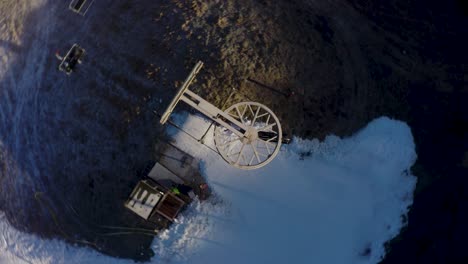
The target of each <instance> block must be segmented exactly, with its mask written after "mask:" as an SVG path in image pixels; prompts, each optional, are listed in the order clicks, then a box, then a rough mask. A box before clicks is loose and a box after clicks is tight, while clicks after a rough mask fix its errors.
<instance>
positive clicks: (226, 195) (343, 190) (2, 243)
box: [0, 113, 416, 264]
mask: <svg viewBox="0 0 468 264" xmlns="http://www.w3.org/2000/svg"><path fill="white" fill-rule="evenodd" d="M172 119H173V121H174V122H175V123H178V124H180V125H181V126H183V129H184V130H185V131H186V132H188V133H189V134H190V135H192V136H195V137H196V138H200V137H201V135H203V133H204V132H205V130H206V129H207V128H208V126H209V123H210V122H208V121H207V120H205V119H203V118H202V117H200V116H194V115H188V114H187V113H183V114H173V116H172ZM168 132H169V134H170V135H171V136H172V138H173V141H174V143H175V144H176V145H177V146H178V147H180V148H182V149H184V150H186V151H187V152H189V153H191V154H192V155H194V156H195V157H197V158H200V159H201V160H202V164H201V167H202V172H203V174H204V176H205V177H206V178H207V181H208V183H209V184H210V186H211V187H212V188H213V190H214V192H215V195H214V196H213V197H212V198H211V199H210V200H208V201H204V202H195V203H193V204H192V205H191V206H190V208H189V209H188V210H187V211H186V212H184V213H183V214H182V215H181V216H180V217H179V218H178V220H177V223H175V224H174V225H173V226H172V227H171V228H170V229H169V230H166V231H165V232H163V233H162V234H160V236H159V237H157V238H156V239H155V240H154V243H153V249H154V251H155V253H156V257H154V259H153V260H152V262H154V263H220V262H222V263H272V264H275V263H377V262H378V261H379V260H380V259H381V258H382V257H383V255H384V253H385V252H384V243H385V242H386V241H388V240H389V239H391V238H393V237H394V236H396V235H397V234H398V233H399V231H400V229H401V228H402V226H403V224H404V223H403V222H402V219H403V218H402V216H403V215H405V214H406V213H407V212H408V207H409V206H410V205H411V203H412V199H413V195H412V193H413V191H414V188H415V184H416V177H414V176H412V175H411V174H410V173H409V169H410V167H411V166H412V164H414V162H415V160H416V153H415V145H414V142H413V137H412V134H411V130H410V128H409V127H408V126H407V125H406V124H405V123H403V122H400V121H396V120H391V119H389V118H386V117H382V118H379V119H376V120H374V121H372V122H370V123H369V124H368V125H367V126H366V127H365V128H363V129H362V130H361V131H359V132H357V133H356V134H355V135H353V136H352V137H350V138H343V139H342V138H338V137H336V136H329V137H327V138H326V139H325V141H323V142H319V141H318V140H302V139H299V138H294V140H293V143H291V144H290V145H285V146H283V147H282V150H281V151H280V153H279V154H278V156H277V157H276V159H275V160H273V161H272V162H271V163H270V164H268V165H267V166H266V167H263V168H261V169H258V170H253V171H243V170H239V169H235V168H233V167H231V166H229V165H228V164H227V163H226V162H225V161H224V160H223V159H222V158H221V157H220V156H219V155H218V154H216V153H215V152H214V151H213V149H214V146H213V145H212V138H211V136H212V133H211V132H212V131H210V132H209V133H208V134H207V135H208V137H207V138H206V140H205V142H206V144H207V145H208V146H203V145H200V143H198V142H197V141H196V140H194V139H193V138H192V137H190V136H189V135H187V134H186V133H183V132H181V131H179V130H177V129H175V128H174V127H171V126H168ZM0 250H1V251H0V252H1V253H0V262H1V263H5V264H10V263H23V262H25V263H28V262H29V263H65V262H66V263H131V261H127V260H117V259H113V258H110V257H107V256H103V255H101V254H99V253H95V252H94V251H92V250H91V249H88V248H83V247H74V246H69V245H66V244H64V243H63V242H60V241H56V240H52V241H50V240H41V239H40V238H37V237H35V236H33V235H29V234H24V233H21V232H19V231H16V230H15V229H13V228H12V227H11V226H10V225H9V224H8V223H7V221H6V219H5V218H4V217H3V216H2V215H0Z"/></svg>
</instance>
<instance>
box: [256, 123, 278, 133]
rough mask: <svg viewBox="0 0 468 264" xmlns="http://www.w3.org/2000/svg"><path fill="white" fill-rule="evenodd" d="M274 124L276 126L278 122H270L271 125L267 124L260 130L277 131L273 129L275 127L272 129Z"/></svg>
mask: <svg viewBox="0 0 468 264" xmlns="http://www.w3.org/2000/svg"><path fill="white" fill-rule="evenodd" d="M274 126H276V123H272V124H269V125H267V126H265V127H263V128H261V129H259V130H258V131H264V132H275V131H273V129H272V128H273V127H274ZM268 130H270V131H268Z"/></svg>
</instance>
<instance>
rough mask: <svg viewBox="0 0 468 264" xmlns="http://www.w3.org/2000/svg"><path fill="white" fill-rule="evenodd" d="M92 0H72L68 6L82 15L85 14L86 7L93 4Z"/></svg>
mask: <svg viewBox="0 0 468 264" xmlns="http://www.w3.org/2000/svg"><path fill="white" fill-rule="evenodd" d="M93 2H94V0H72V1H71V2H70V5H69V6H68V7H69V8H70V10H72V11H73V12H75V13H77V14H80V15H82V16H84V15H86V13H87V12H88V9H89V8H90V7H91V5H92V4H93Z"/></svg>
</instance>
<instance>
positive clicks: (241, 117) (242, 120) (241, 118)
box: [236, 106, 245, 125]
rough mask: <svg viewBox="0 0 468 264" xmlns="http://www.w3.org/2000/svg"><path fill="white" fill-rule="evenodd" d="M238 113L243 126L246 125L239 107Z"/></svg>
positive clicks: (237, 108)
mask: <svg viewBox="0 0 468 264" xmlns="http://www.w3.org/2000/svg"><path fill="white" fill-rule="evenodd" d="M236 111H237V114H238V115H239V119H240V121H241V122H242V124H244V125H245V122H244V118H243V115H241V113H240V111H239V107H237V106H236Z"/></svg>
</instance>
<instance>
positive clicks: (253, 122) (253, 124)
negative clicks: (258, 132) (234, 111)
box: [252, 107, 260, 126]
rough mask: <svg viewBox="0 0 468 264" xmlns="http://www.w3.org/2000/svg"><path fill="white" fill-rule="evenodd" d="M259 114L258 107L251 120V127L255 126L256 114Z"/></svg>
mask: <svg viewBox="0 0 468 264" xmlns="http://www.w3.org/2000/svg"><path fill="white" fill-rule="evenodd" d="M259 112H260V107H259V108H257V112H255V115H254V118H253V120H252V126H255V121H256V120H257V117H258V113H259Z"/></svg>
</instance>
